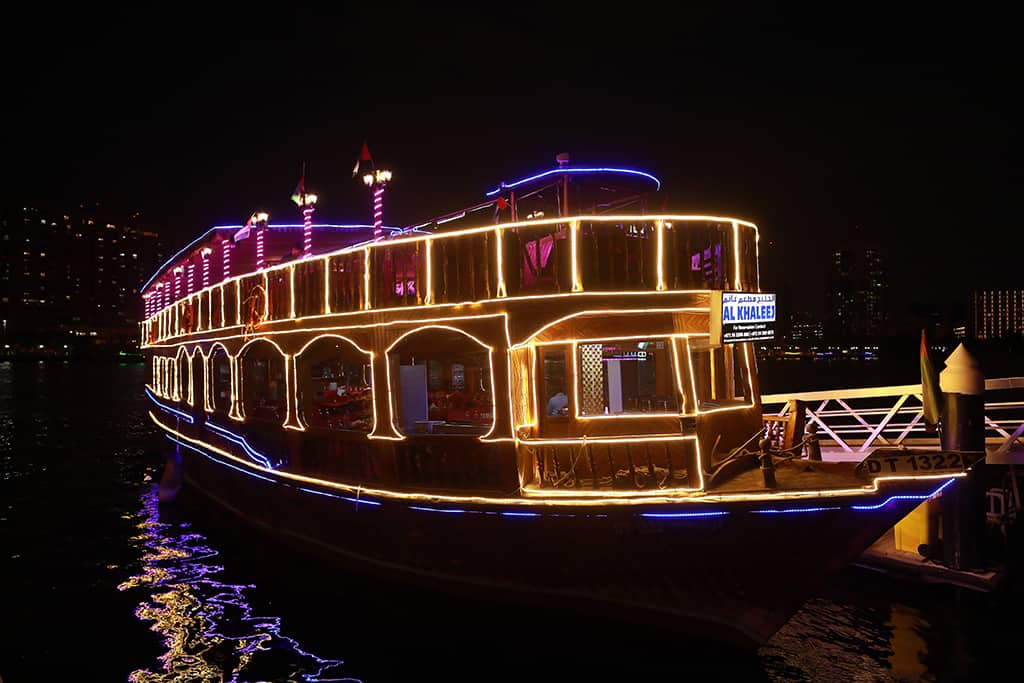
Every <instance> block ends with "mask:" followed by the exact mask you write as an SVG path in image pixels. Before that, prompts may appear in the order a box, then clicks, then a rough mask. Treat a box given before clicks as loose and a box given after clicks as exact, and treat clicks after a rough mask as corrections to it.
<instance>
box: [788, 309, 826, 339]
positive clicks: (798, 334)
mask: <svg viewBox="0 0 1024 683" xmlns="http://www.w3.org/2000/svg"><path fill="white" fill-rule="evenodd" d="M824 340H825V324H824V323H823V322H822V321H820V320H816V319H815V318H814V317H813V316H811V314H810V313H805V312H796V313H793V314H791V315H790V316H789V341H790V342H792V343H793V344H808V343H812V344H813V343H819V342H822V341H824Z"/></svg>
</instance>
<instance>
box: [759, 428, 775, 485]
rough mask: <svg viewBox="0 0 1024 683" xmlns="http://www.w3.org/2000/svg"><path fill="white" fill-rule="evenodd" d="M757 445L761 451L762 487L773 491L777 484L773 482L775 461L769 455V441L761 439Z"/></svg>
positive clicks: (770, 443)
mask: <svg viewBox="0 0 1024 683" xmlns="http://www.w3.org/2000/svg"><path fill="white" fill-rule="evenodd" d="M757 445H758V446H759V447H760V449H761V475H762V476H763V477H764V487H765V488H766V489H773V488H775V487H776V485H777V484H776V481H775V461H774V459H773V457H772V453H771V447H772V442H771V439H761V441H759V442H758V444H757Z"/></svg>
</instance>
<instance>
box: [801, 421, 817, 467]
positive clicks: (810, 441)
mask: <svg viewBox="0 0 1024 683" xmlns="http://www.w3.org/2000/svg"><path fill="white" fill-rule="evenodd" d="M805 449H806V451H807V459H808V460H816V461H818V462H821V437H819V436H818V425H817V424H815V423H813V422H812V423H811V424H809V425H807V444H806V446H805Z"/></svg>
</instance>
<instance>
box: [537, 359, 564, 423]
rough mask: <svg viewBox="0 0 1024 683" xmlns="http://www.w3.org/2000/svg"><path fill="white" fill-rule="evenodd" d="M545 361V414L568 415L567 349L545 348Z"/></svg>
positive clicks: (550, 415) (543, 395)
mask: <svg viewBox="0 0 1024 683" xmlns="http://www.w3.org/2000/svg"><path fill="white" fill-rule="evenodd" d="M542 357H543V362H544V393H543V394H541V396H542V397H543V399H544V406H545V407H544V414H545V415H547V416H548V417H568V416H569V397H568V387H567V386H566V384H565V349H564V348H554V349H551V348H545V349H544V351H543V352H542Z"/></svg>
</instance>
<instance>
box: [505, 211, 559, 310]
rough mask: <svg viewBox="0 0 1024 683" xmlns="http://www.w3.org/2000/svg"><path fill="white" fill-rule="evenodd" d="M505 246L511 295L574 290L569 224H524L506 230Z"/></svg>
mask: <svg viewBox="0 0 1024 683" xmlns="http://www.w3.org/2000/svg"><path fill="white" fill-rule="evenodd" d="M502 245H503V249H504V254H503V257H502V262H503V263H504V264H505V265H504V270H503V276H504V278H505V288H506V291H507V293H508V296H522V295H530V294H554V293H559V292H570V291H572V279H573V276H572V267H571V264H572V252H571V239H570V232H569V224H568V223H559V224H554V225H549V224H542V225H537V226H532V225H524V226H521V227H519V228H516V229H514V230H509V231H506V233H505V235H504V237H503V238H502Z"/></svg>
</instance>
